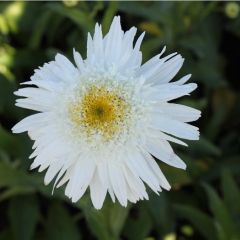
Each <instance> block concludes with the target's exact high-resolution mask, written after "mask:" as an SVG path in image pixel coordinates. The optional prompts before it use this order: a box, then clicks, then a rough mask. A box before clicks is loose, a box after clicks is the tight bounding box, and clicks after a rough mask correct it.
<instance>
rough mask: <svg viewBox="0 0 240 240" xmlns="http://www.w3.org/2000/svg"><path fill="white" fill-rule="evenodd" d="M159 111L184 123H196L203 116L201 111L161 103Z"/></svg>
mask: <svg viewBox="0 0 240 240" xmlns="http://www.w3.org/2000/svg"><path fill="white" fill-rule="evenodd" d="M159 110H160V112H162V113H163V114H166V115H167V116H169V117H171V118H173V119H176V120H178V121H182V122H192V121H196V120H197V119H198V118H199V117H200V116H201V112H200V111H199V110H197V109H194V108H191V107H187V106H184V105H180V104H173V103H161V104H159Z"/></svg>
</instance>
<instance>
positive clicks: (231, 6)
mask: <svg viewBox="0 0 240 240" xmlns="http://www.w3.org/2000/svg"><path fill="white" fill-rule="evenodd" d="M239 8H240V5H239V3H238V2H236V3H234V2H150V1H148V2H116V1H115V2H102V1H97V2H84V1H81V2H77V1H63V2H1V3H0V240H31V239H34V240H35V239H36V240H40V239H41V240H42V239H47V240H55V239H56V240H66V239H67V240H81V239H82V240H94V239H99V240H117V239H123V240H143V239H144V240H158V239H163V240H177V239H179V240H187V239H194V240H199V239H208V240H239V239H240V186H239V182H240V134H239V133H240V131H239V129H240V128H239V125H240V117H239V116H240V95H239V91H240V83H239V81H240V79H239V71H240V41H239V40H240V12H239V10H240V9H239ZM116 14H117V15H120V16H121V21H122V25H123V28H124V30H127V29H128V28H130V27H131V26H136V27H137V28H138V29H139V33H138V34H140V32H142V31H146V35H145V40H144V41H143V45H142V51H143V56H144V61H146V60H147V59H149V58H150V57H152V56H154V55H156V54H158V53H159V52H160V51H161V49H162V47H163V46H164V45H166V46H167V54H169V53H171V52H174V51H178V52H179V53H181V54H182V55H183V56H184V57H185V59H186V60H185V64H184V66H183V68H182V69H181V71H180V73H179V75H178V76H183V75H184V74H186V73H192V75H193V76H192V78H191V81H194V82H197V83H198V85H199V88H198V89H197V90H196V91H195V92H194V93H193V94H192V95H191V97H186V98H182V99H181V100H179V101H178V102H180V103H182V104H186V105H189V106H193V107H195V108H198V109H200V110H201V111H202V117H201V119H200V120H199V121H198V122H196V123H195V125H197V126H199V127H200V132H201V139H200V141H197V142H189V143H188V144H189V148H184V147H178V146H174V148H175V150H176V152H177V153H178V154H179V155H180V156H181V158H182V159H183V160H184V161H185V162H186V163H187V166H188V168H187V170H186V171H183V170H179V169H174V168H172V167H170V166H167V165H165V164H161V163H160V162H159V163H160V166H161V168H162V170H163V172H164V174H165V175H166V176H167V178H168V179H169V182H170V183H171V185H172V190H171V191H170V192H163V193H162V194H161V195H160V196H157V195H155V194H152V193H151V192H150V191H149V193H150V200H149V201H141V202H139V203H137V204H135V205H129V206H128V207H127V208H123V207H121V206H120V205H119V204H118V203H117V204H112V203H111V202H110V201H109V199H108V200H107V201H106V202H105V204H104V207H103V209H102V210H101V211H96V210H94V209H93V208H92V206H91V203H90V201H89V196H88V195H89V194H86V195H85V197H84V198H83V199H82V200H80V201H79V202H78V203H77V204H72V203H71V202H70V201H69V200H68V199H67V198H66V197H64V190H63V188H62V189H57V190H55V193H54V195H53V196H52V195H51V190H52V187H53V186H52V185H50V186H47V187H46V186H44V185H43V174H44V173H43V174H42V173H38V172H37V171H36V170H35V171H32V172H30V171H29V166H30V164H31V161H30V160H29V159H28V156H29V154H30V152H31V145H32V142H31V141H30V139H29V138H28V137H27V134H21V135H14V136H13V134H12V133H11V128H12V126H13V125H14V124H15V123H17V122H18V121H19V120H20V119H22V118H23V117H25V116H27V115H29V114H31V112H30V111H28V110H23V109H19V108H17V107H15V106H14V101H15V97H14V95H13V91H14V90H16V89H17V88H18V87H19V83H21V82H23V81H27V80H29V78H30V76H31V75H32V74H33V70H34V69H35V68H37V67H38V66H41V65H43V63H44V62H48V61H50V60H53V58H54V56H55V54H56V53H57V52H60V53H63V54H64V55H66V56H67V57H69V58H70V59H71V60H72V59H73V57H72V50H73V48H76V49H77V50H78V51H80V52H81V54H82V55H83V56H86V37H87V32H93V27H94V25H95V23H96V22H99V23H101V24H102V25H103V31H104V33H106V31H107V30H108V28H109V25H110V23H111V21H112V18H113V16H114V15H116ZM175 79H177V78H175Z"/></svg>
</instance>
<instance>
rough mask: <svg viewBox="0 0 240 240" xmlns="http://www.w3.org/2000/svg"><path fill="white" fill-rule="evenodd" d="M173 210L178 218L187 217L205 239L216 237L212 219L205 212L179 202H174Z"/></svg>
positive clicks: (215, 239) (213, 239)
mask: <svg viewBox="0 0 240 240" xmlns="http://www.w3.org/2000/svg"><path fill="white" fill-rule="evenodd" d="M174 210H175V212H176V214H177V217H178V218H183V219H187V220H188V221H189V222H191V223H192V224H193V226H194V227H195V228H196V229H197V230H198V231H199V232H200V233H201V234H202V236H204V237H205V238H206V239H209V240H217V239H218V238H217V231H216V227H215V224H214V220H213V219H211V218H210V217H209V216H208V215H207V214H205V213H203V212H201V211H200V210H198V209H197V208H194V207H192V206H186V205H181V204H176V205H175V206H174Z"/></svg>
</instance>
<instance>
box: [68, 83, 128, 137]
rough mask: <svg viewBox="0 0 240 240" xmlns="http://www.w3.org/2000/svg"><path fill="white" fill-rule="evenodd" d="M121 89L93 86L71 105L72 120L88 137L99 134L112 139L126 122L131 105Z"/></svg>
mask: <svg viewBox="0 0 240 240" xmlns="http://www.w3.org/2000/svg"><path fill="white" fill-rule="evenodd" d="M120 92H121V91H120V90H111V91H110V90H108V88H107V87H105V86H101V87H96V86H91V87H89V89H87V91H86V92H85V94H84V95H83V97H81V99H80V100H79V101H76V102H74V103H71V106H70V107H69V113H70V118H71V120H72V122H73V123H74V124H75V125H76V126H77V127H79V126H80V127H81V130H83V131H84V132H85V133H86V134H87V136H88V137H91V136H92V135H95V134H99V135H101V136H102V137H103V138H104V139H105V140H110V139H111V138H112V137H113V136H114V135H115V134H116V133H118V132H119V131H120V130H121V127H122V126H123V125H124V124H125V119H126V115H127V114H128V113H129V110H130V107H129V104H128V103H127V101H126V100H125V99H124V98H123V97H121V93H120Z"/></svg>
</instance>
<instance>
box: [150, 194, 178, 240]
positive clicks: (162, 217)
mask: <svg viewBox="0 0 240 240" xmlns="http://www.w3.org/2000/svg"><path fill="white" fill-rule="evenodd" d="M146 206H147V208H148V210H149V212H150V214H151V216H152V219H153V221H154V225H155V227H156V229H157V230H158V232H159V233H160V235H161V236H163V235H164V234H167V233H169V232H171V231H172V229H173V225H174V218H173V211H172V208H171V202H170V199H169V198H168V196H167V194H166V193H164V192H161V193H160V195H159V196H158V195H156V194H154V193H152V194H150V196H149V201H147V202H146Z"/></svg>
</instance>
